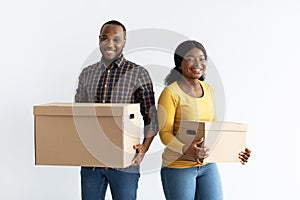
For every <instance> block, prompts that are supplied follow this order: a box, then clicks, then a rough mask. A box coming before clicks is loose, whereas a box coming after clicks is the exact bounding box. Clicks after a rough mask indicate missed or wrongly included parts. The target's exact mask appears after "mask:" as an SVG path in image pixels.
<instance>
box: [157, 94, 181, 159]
mask: <svg viewBox="0 0 300 200" xmlns="http://www.w3.org/2000/svg"><path fill="white" fill-rule="evenodd" d="M178 106H180V105H179V98H178V96H177V95H176V94H174V93H173V92H172V91H171V90H170V89H169V88H165V89H164V90H163V91H162V93H161V95H160V97H159V99H158V109H157V113H158V123H159V136H160V139H161V141H162V143H163V144H164V145H166V146H167V148H169V149H170V150H172V151H175V152H177V153H181V154H183V152H182V148H183V146H184V144H183V143H182V142H180V141H179V140H178V139H177V138H176V137H175V136H174V133H173V127H174V121H175V120H174V119H175V115H176V109H177V107H178Z"/></svg>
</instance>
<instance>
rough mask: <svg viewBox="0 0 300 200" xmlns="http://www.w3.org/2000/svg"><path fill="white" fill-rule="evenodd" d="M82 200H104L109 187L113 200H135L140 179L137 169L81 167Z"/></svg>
mask: <svg viewBox="0 0 300 200" xmlns="http://www.w3.org/2000/svg"><path fill="white" fill-rule="evenodd" d="M80 174H81V196H82V200H104V199H105V193H106V189H107V186H108V185H109V187H110V190H111V195H112V198H113V199H114V200H135V199H136V194H137V188H138V181H139V178H140V173H139V167H130V168H127V169H111V168H104V167H81V171H80Z"/></svg>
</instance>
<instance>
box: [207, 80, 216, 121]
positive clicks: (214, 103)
mask: <svg viewBox="0 0 300 200" xmlns="http://www.w3.org/2000/svg"><path fill="white" fill-rule="evenodd" d="M207 85H208V88H209V93H210V96H211V99H212V107H213V108H212V110H213V113H212V114H213V118H212V121H217V120H218V116H217V111H216V110H217V109H216V101H215V94H214V90H213V88H212V87H210V85H209V84H207Z"/></svg>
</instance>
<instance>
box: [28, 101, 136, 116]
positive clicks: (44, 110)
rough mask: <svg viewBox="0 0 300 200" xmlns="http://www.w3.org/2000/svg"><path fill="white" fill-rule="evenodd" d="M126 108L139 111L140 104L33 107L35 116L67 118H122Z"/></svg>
mask: <svg viewBox="0 0 300 200" xmlns="http://www.w3.org/2000/svg"><path fill="white" fill-rule="evenodd" d="M124 107H137V108H138V109H139V104H121V103H118V104H115V103H114V104H108V103H48V104H42V105H35V106H33V114H34V115H67V116H68V115H70V116H122V115H123V112H124Z"/></svg>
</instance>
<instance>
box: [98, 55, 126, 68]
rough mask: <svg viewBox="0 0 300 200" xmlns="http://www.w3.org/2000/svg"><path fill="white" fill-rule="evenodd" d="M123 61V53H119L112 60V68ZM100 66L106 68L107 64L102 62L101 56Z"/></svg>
mask: <svg viewBox="0 0 300 200" xmlns="http://www.w3.org/2000/svg"><path fill="white" fill-rule="evenodd" d="M124 61H125V58H124V56H123V54H121V55H120V56H119V58H117V59H116V60H115V61H113V62H112V68H113V67H115V66H116V67H118V68H119V67H121V66H122V64H123V63H124ZM100 66H104V67H105V68H107V66H106V64H105V63H104V62H103V60H102V58H101V61H100Z"/></svg>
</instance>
